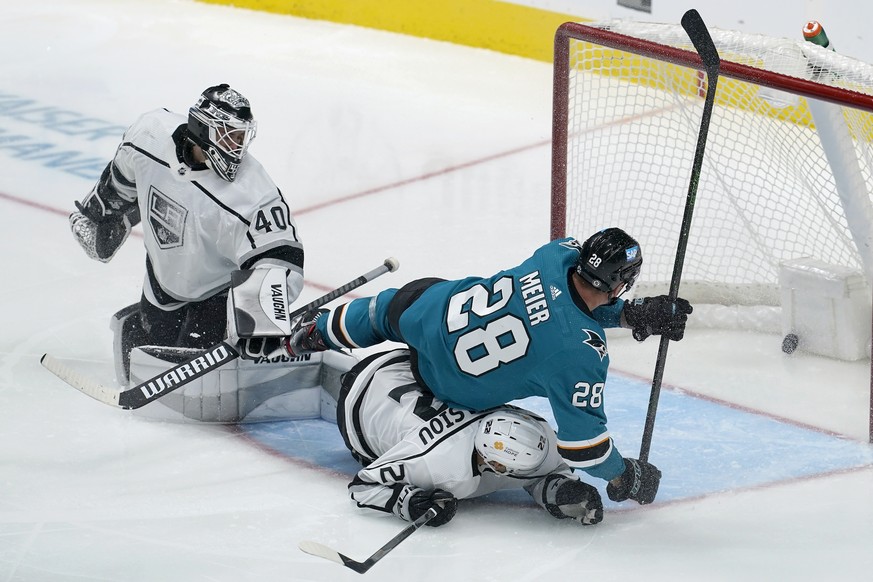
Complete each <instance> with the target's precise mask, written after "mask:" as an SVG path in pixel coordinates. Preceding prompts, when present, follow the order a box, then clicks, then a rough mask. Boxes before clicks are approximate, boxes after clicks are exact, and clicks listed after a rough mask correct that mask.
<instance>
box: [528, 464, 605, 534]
mask: <svg viewBox="0 0 873 582" xmlns="http://www.w3.org/2000/svg"><path fill="white" fill-rule="evenodd" d="M543 507H545V508H546V511H548V512H549V513H550V514H552V515H553V516H554V517H557V518H558V519H573V520H576V521H578V522H579V523H581V524H582V525H594V524H596V523H600V522H601V521H602V520H603V502H602V501H601V500H600V493H598V491H597V489H596V488H594V487H593V486H591V485H589V484H588V483H583V482H582V481H579V480H578V479H571V478H570V477H565V476H564V475H550V476H549V477H547V478H546V484H545V486H544V487H543Z"/></svg>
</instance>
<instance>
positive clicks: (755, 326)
mask: <svg viewBox="0 0 873 582" xmlns="http://www.w3.org/2000/svg"><path fill="white" fill-rule="evenodd" d="M711 34H712V37H713V40H714V41H715V44H716V46H717V48H718V50H719V54H720V56H721V59H722V66H721V76H720V80H719V83H718V91H717V94H716V104H715V109H714V113H713V116H712V121H711V125H710V128H709V135H708V141H707V144H706V155H705V158H704V164H703V168H702V172H701V176H700V182H699V187H698V190H697V198H696V204H695V208H694V214H693V220H692V224H691V229H690V235H689V241H688V248H687V254H686V257H685V263H684V269H683V272H682V284H681V288H680V289H681V290H680V294H681V295H682V296H683V297H687V298H689V299H690V300H691V301H692V302H693V303H694V304H695V315H694V317H693V318H692V319H693V321H690V322H689V325H691V324H692V323H696V324H697V325H704V326H709V327H717V326H722V325H723V326H727V327H740V328H749V329H752V330H757V331H777V330H778V329H779V325H780V321H781V319H782V318H781V316H780V302H781V297H782V296H781V294H780V268H781V266H782V265H784V264H785V263H786V262H791V261H795V260H798V259H813V261H814V263H813V264H815V265H826V266H832V267H833V269H835V270H837V271H839V272H845V273H858V274H859V277H860V280H861V281H862V284H869V283H868V282H869V281H870V276H871V273H873V261H871V258H870V250H871V234H870V233H871V228H873V210H871V197H870V192H873V148H871V140H873V115H871V113H870V112H871V111H873V67H871V66H870V65H868V64H866V63H863V62H860V61H857V60H855V59H852V58H849V57H845V56H842V55H839V54H838V53H835V52H834V51H831V50H828V49H825V48H823V47H820V46H818V45H815V44H813V43H810V42H805V41H804V40H803V39H802V37H801V35H800V31H798V37H800V38H799V39H798V40H797V41H794V40H790V39H783V38H770V37H764V36H759V35H751V34H745V33H739V32H734V31H725V30H719V29H712V30H711ZM702 69H703V67H702V64H701V61H700V58H699V57H698V56H697V54H696V52H695V51H694V47H693V45H692V44H691V41H690V40H689V38H688V36H687V34H686V33H685V31H684V30H683V29H682V27H681V26H679V25H666V24H653V23H642V22H627V21H609V22H606V23H601V24H594V25H590V26H586V25H581V24H576V23H567V24H565V25H563V26H562V27H561V28H560V29H559V30H558V33H557V35H556V39H555V91H554V125H553V148H554V151H553V168H552V183H553V190H552V232H551V235H552V238H557V237H562V236H577V237H586V236H588V235H589V234H591V233H592V232H595V231H596V230H599V229H601V228H605V227H609V226H619V227H621V228H623V229H625V230H626V231H627V232H629V233H630V234H631V235H632V236H634V237H635V238H637V239H638V240H639V241H640V243H641V245H642V248H643V255H644V266H643V273H642V275H641V278H640V281H639V285H638V287H637V289H636V294H637V295H651V294H660V293H666V292H667V289H668V288H669V282H670V279H671V275H672V271H673V265H674V261H675V255H676V247H677V243H678V239H679V231H680V225H681V222H682V216H683V212H684V207H685V203H686V198H687V194H688V189H689V179H690V174H691V165H692V162H693V157H694V152H695V146H696V142H697V137H698V132H699V127H700V119H701V114H702V110H703V102H704V99H703V98H704V96H705V91H706V86H707V85H706V75H705V73H704V72H702ZM823 117H827V120H826V121H823ZM824 125H828V126H829V128H830V130H829V133H828V134H827V135H822V134H821V129H822V127H823V126H824ZM863 293H864V297H865V299H864V301H865V303H868V304H869V294H868V293H867V289H866V287H865V290H864V291H863ZM709 305H711V306H713V307H714V309H711V310H707V309H705V308H704V307H706V306H709ZM725 309H727V311H725ZM862 311H863V310H862ZM707 314H708V315H707ZM864 317H866V318H867V324H866V325H867V327H866V329H867V333H868V334H869V329H870V316H869V314H866V315H864Z"/></svg>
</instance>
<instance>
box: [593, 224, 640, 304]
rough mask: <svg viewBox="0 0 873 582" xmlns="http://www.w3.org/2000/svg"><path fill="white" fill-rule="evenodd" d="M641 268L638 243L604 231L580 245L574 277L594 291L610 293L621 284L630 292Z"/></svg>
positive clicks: (615, 230) (622, 233) (616, 230)
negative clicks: (576, 274) (580, 279)
mask: <svg viewBox="0 0 873 582" xmlns="http://www.w3.org/2000/svg"><path fill="white" fill-rule="evenodd" d="M642 266H643V253H642V251H641V250H640V245H639V243H638V242H637V241H636V240H634V239H633V237H631V236H630V235H629V234H628V233H626V232H625V231H623V230H622V229H620V228H607V229H604V230H601V231H600V232H598V233H595V234H594V235H592V236H591V237H589V238H588V240H586V241H585V242H584V243H582V252H581V253H580V255H579V260H578V261H577V262H576V273H578V274H579V276H580V277H582V278H583V279H585V280H586V281H588V282H589V283H591V284H592V285H594V286H595V287H596V288H597V289H599V290H601V291H604V292H607V293H611V292H612V291H615V290H616V289H617V288H618V287H619V286H620V285H621V284H622V283H624V286H625V287H624V290H625V291H627V290H628V289H630V288H631V286H632V285H633V284H634V281H636V279H637V277H638V276H639V274H640V269H641V268H642Z"/></svg>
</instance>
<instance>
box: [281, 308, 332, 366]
mask: <svg viewBox="0 0 873 582" xmlns="http://www.w3.org/2000/svg"><path fill="white" fill-rule="evenodd" d="M325 313H327V309H316V310H312V311H307V312H306V313H304V314H303V315H301V316H300V317H298V318H297V320H296V321H295V322H294V323H292V324H291V335H290V336H289V337H288V341H287V342H285V349H286V350H287V351H288V353H289V354H290V355H291V357H296V356H304V355H306V354H311V353H313V352H323V351H325V350H327V349H330V348H328V346H327V344H326V343H325V341H324V337H323V336H322V335H321V332H320V331H319V330H318V328H317V327H315V321H316V320H317V319H318V318H319V317H321V316H322V315H323V314H325Z"/></svg>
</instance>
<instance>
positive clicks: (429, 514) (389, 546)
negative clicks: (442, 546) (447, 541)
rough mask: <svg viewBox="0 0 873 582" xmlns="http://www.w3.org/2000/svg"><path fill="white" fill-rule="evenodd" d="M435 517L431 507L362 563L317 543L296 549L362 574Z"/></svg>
mask: <svg viewBox="0 0 873 582" xmlns="http://www.w3.org/2000/svg"><path fill="white" fill-rule="evenodd" d="M436 515H437V510H436V509H434V508H433V507H431V508H430V509H428V510H427V511H426V512H425V513H424V514H423V515H422V516H421V517H419V518H418V519H416V520H415V521H413V522H412V523H410V524H409V525H407V526H406V527H405V528H404V529H403V531H401V532H400V533H399V534H397V535H396V536H394V537H393V538H391V539H390V540H388V543H386V544H385V545H384V546H382V547H381V548H379V549H378V550H376V551H375V552H374V553H373V555H372V556H370V557H369V558H367V559H366V560H364V561H363V562H358V561H356V560H353V559H351V558H350V557H348V556H346V555H345V554H341V553H339V552H337V551H336V550H332V549H330V548H329V547H327V546H325V545H323V544H320V543H318V542H310V541H302V542H300V543H299V544H297V547H299V548H300V550H301V551H303V552H306V553H307V554H310V555H313V556H318V557H319V558H324V559H325V560H330V561H331V562H336V563H337V564H341V565H343V566H345V567H346V568H349V569H351V570H354V571H355V572H357V573H358V574H363V573H364V572H366V571H367V570H369V569H370V568H372V567H373V565H374V564H375V563H376V562H378V561H379V560H381V559H382V558H384V557H385V556H386V555H387V554H388V552H390V551H391V550H393V549H394V548H396V547H397V546H398V545H400V542H402V541H403V540H405V539H406V538H408V537H409V536H411V535H412V534H413V533H414V532H415V530H417V529H418V528H420V527H421V526H423V525H424V524H426V523H427V522H429V521H430V520H431V519H433V518H434V517H436Z"/></svg>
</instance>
